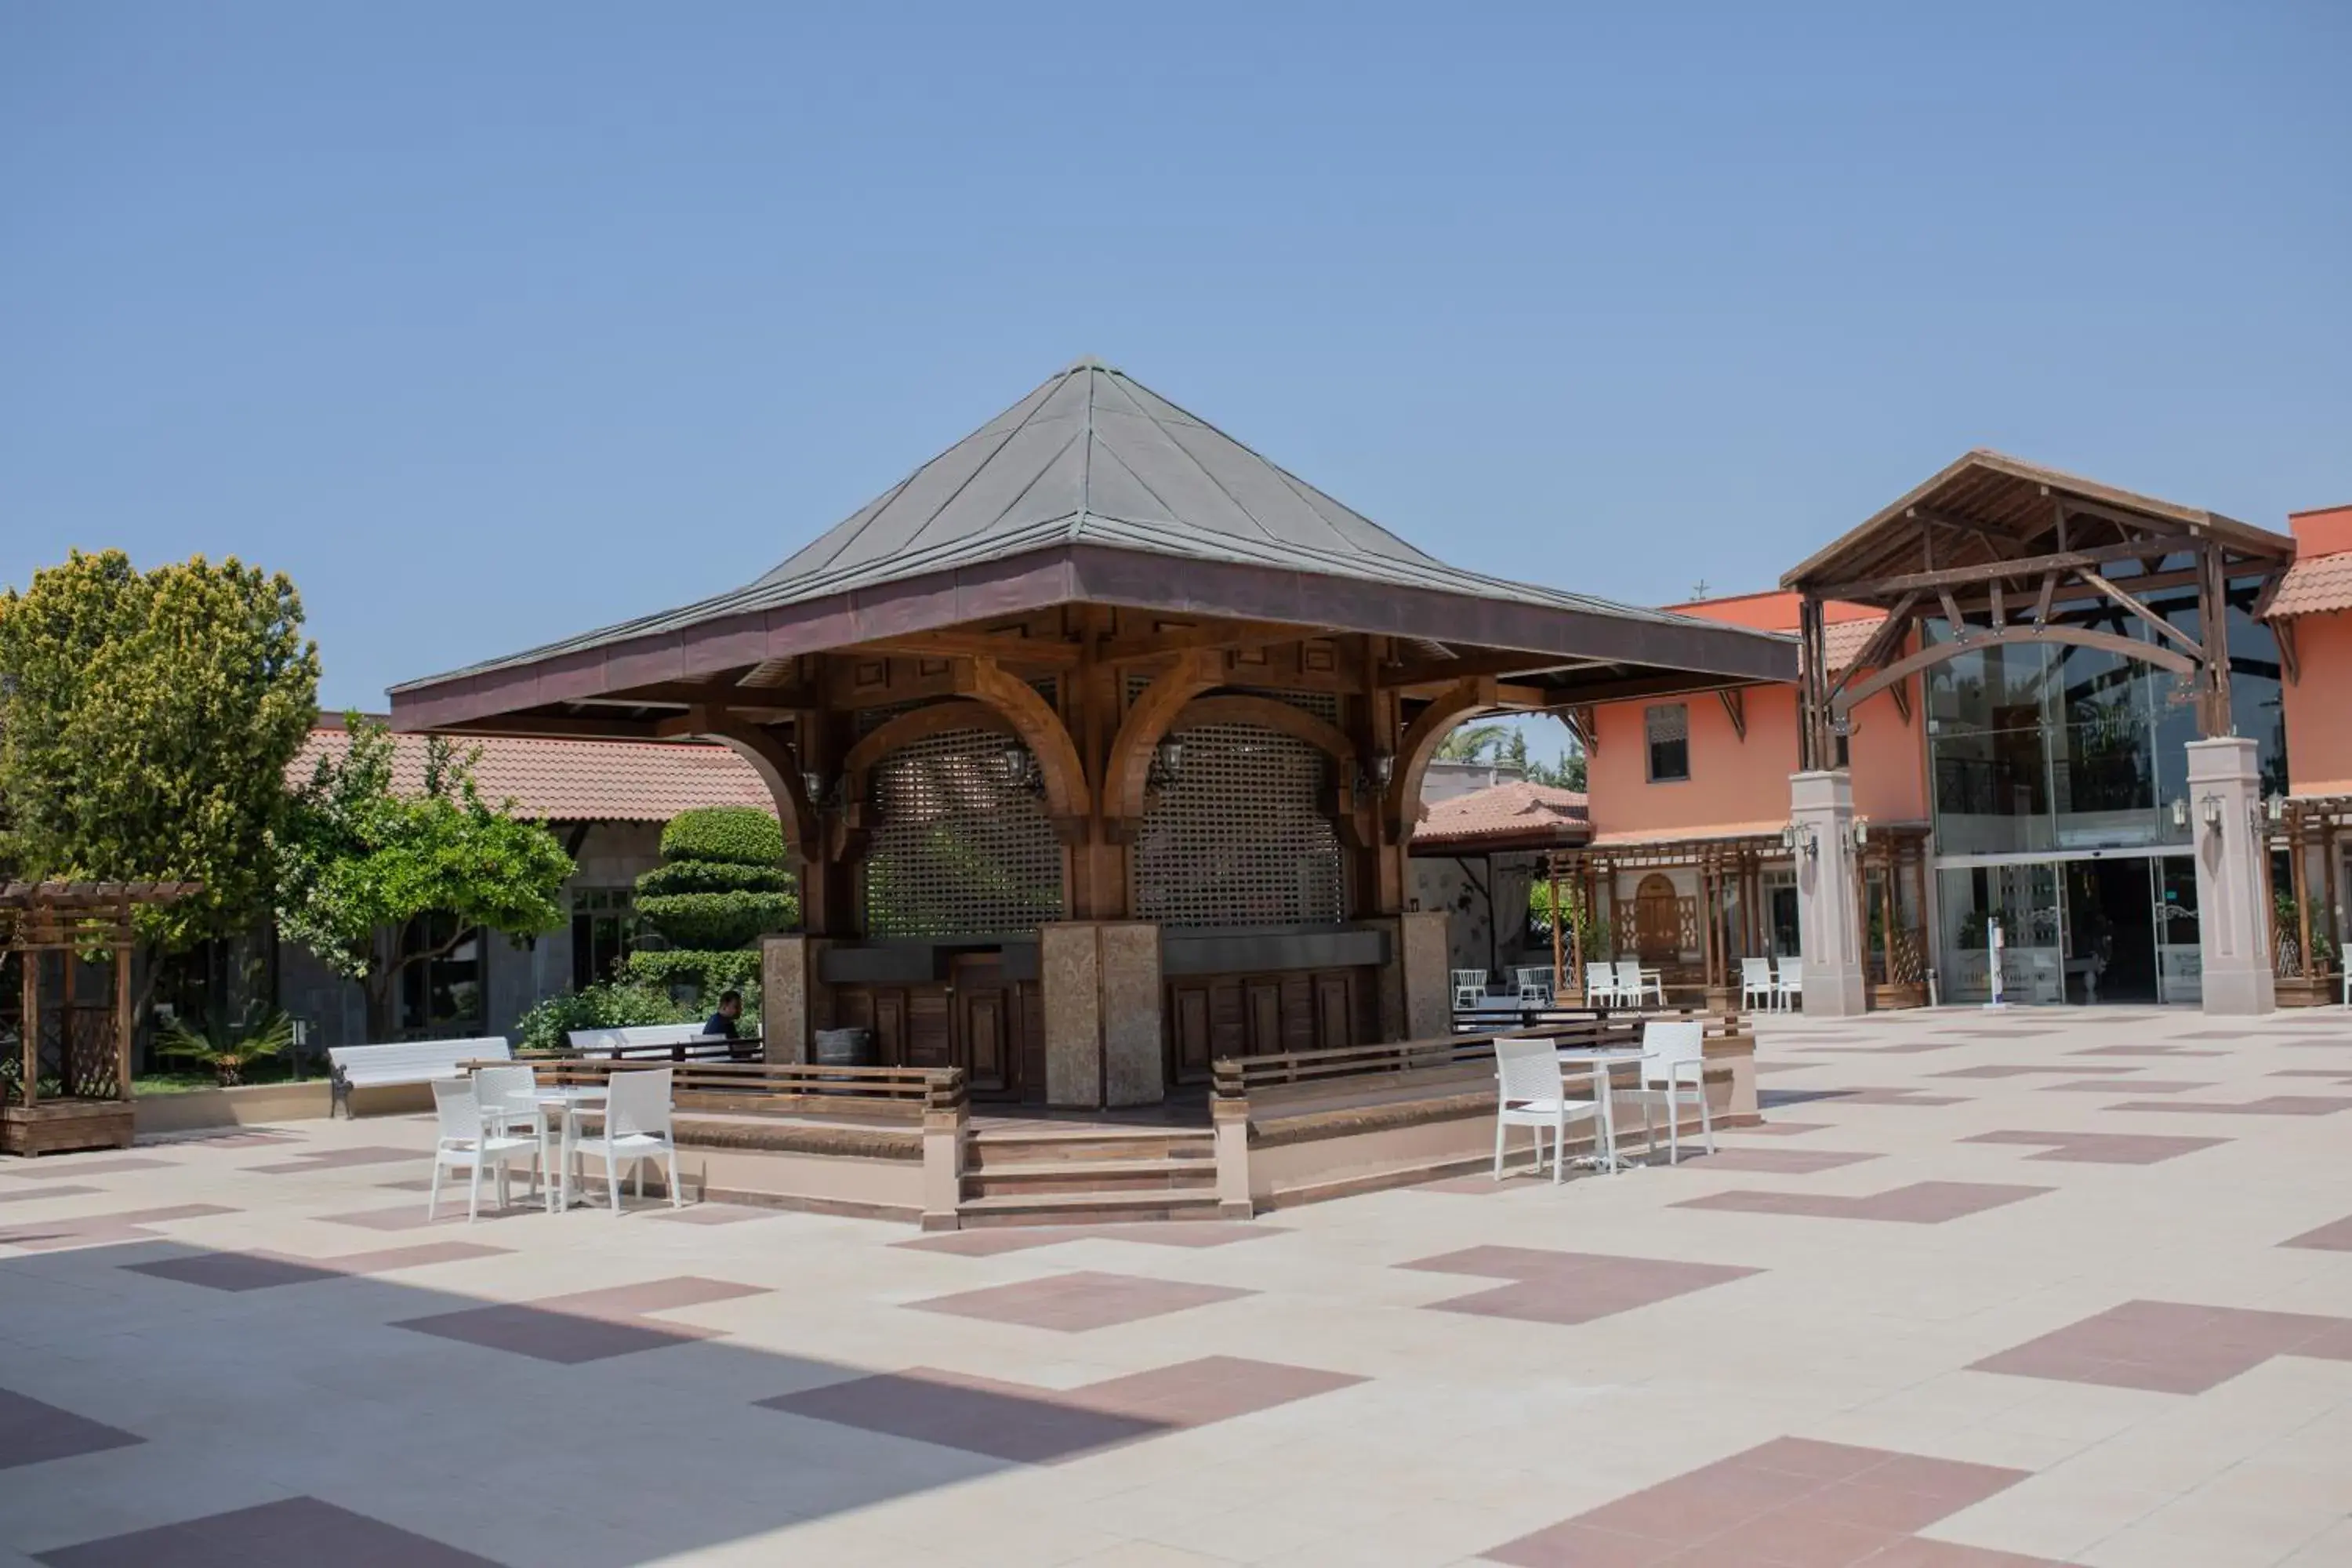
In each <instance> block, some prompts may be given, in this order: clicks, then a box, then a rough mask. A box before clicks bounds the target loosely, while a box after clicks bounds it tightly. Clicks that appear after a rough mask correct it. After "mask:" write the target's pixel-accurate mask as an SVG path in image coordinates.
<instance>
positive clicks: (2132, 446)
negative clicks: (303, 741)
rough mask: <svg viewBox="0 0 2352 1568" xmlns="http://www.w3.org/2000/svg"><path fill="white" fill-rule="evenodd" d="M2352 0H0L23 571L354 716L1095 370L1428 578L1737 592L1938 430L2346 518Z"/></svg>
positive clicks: (2233, 503)
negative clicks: (119, 583)
mask: <svg viewBox="0 0 2352 1568" xmlns="http://www.w3.org/2000/svg"><path fill="white" fill-rule="evenodd" d="M2347 72H2352V6H2347V5H2344V4H2341V3H2338V0H2315V3H2311V4H2302V5H2297V4H2254V3H2249V4H2243V5H2210V4H2208V5H2166V4H2154V3H2146V0H2143V3H2138V4H2123V5H2092V4H2066V5H2049V4H2039V5H1989V4H1970V5H1952V6H1948V7H1946V8H1944V9H1943V11H1942V13H1941V14H1940V15H1937V14H1933V13H1931V11H1930V10H1929V8H1927V7H1921V6H1909V5H1885V4H1884V3H1883V0H1882V3H1879V4H1873V5H1849V6H1808V5H1780V6H1763V5H1746V4H1742V5H1721V6H1702V5H1654V6H1650V5H1614V6H1606V7H1604V6H1598V5H1591V6H1586V5H1546V6H1530V7H1526V8H1523V9H1522V8H1512V7H1501V6H1452V7H1438V6H1422V7H1416V8H1413V9H1411V10H1388V9H1383V8H1375V7H1371V6H1368V5H1333V6H1328V7H1310V6H1307V5H1244V6H1231V7H1227V6H1219V5H1191V6H1183V7H1157V8H1152V9H1151V10H1150V13H1149V14H1145V11H1144V8H1141V7H1128V6H1116V5H1100V4H1088V5H1072V6H1067V7H1052V8H1035V7H1028V6H1023V5H1009V4H998V5H987V6H971V5H958V6H948V5H939V6H913V5H908V6H891V7H884V6H836V7H826V8H823V9H822V10H821V9H820V8H818V7H815V6H793V5H723V4H716V3H707V0H706V3H698V4H695V5H680V6H650V5H594V4H564V5H552V4H548V5H541V4H522V3H507V4H500V5H456V4H424V5H404V6H389V5H350V4H324V3H319V0H304V3H301V4H286V5H262V4H251V3H224V4H216V5H184V4H178V3H173V4H149V5H140V4H128V3H110V4H105V5H71V4H32V3H28V0H0V582H7V583H16V584H21V583H23V582H24V581H25V580H26V578H28V577H29V576H30V574H31V573H32V572H33V570H34V569H35V568H36V567H37V566H39V565H41V564H43V563H48V562H52V561H55V560H58V559H59V558H61V557H62V556H63V555H64V553H65V552H66V550H67V548H68V546H72V545H79V546H82V547H84V548H98V547H101V546H105V545H120V546H121V547H123V548H125V549H127V550H129V551H130V552H131V554H132V555H133V557H134V558H135V559H137V560H138V561H140V562H141V563H153V562H156V561H159V560H163V559H167V558H175V557H183V556H185V555H187V554H190V553H192V552H205V553H207V554H211V555H215V556H218V555H222V554H227V553H232V552H233V553H236V554H237V555H240V556H243V557H245V558H247V559H248V560H251V561H256V562H259V563H264V564H266V565H268V566H270V567H274V568H282V569H284V570H286V571H288V572H289V573H290V574H292V575H293V576H294V578H295V580H296V581H297V583H298V584H299V585H300V587H301V589H302V592H303V595H304V598H305V600H306V603H307V605H308V606H309V610H310V621H311V626H312V629H313V631H314V632H315V634H316V635H317V637H318V638H319V640H320V644H321V646H322V648H323V651H324V657H325V662H326V669H327V679H326V687H325V691H324V697H325V699H326V700H327V701H328V702H329V703H330V704H331V705H343V704H358V705H362V706H368V707H376V706H380V705H381V704H382V703H383V688H384V687H385V686H386V685H387V684H389V683H391V682H393V681H395V680H400V679H408V678H411V677H415V676H418V675H424V674H428V673H432V672H434V671H437V670H441V669H445V668H450V667H453V666H456V665H459V664H462V663H465V662H467V661H468V660H471V659H474V658H480V657H483V656H486V655H491V654H498V653H505V652H509V651H512V650H515V649H519V648H520V647H526V646H529V645H531V644H534V643H537V642H540V641H542V640H545V639H548V638H551V637H557V636H561V635H563V634H566V633H570V632H574V631H578V630H581V629H583V628H586V627H588V626H595V625H601V624H604V623H605V622H608V621H612V620H615V619H618V618H621V617H623V616H629V615H633V614H636V613H638V612H642V611H646V610H651V609H656V608H659V607H663V606H666V605H671V604H673V603H677V602H680V601H683V600H687V599H689V598H693V597H696V596H698V595H702V594H705V593H709V592H713V591H716V590H719V589H722V588H726V587H730V586H732V585H734V584H737V583H738V582H740V581H741V580H743V579H745V578H748V577H750V576H751V575H753V574H756V573H758V572H759V571H761V570H763V569H764V568H766V567H767V566H769V565H771V564H772V563H774V562H776V561H778V560H780V559H782V557H783V556H784V555H786V554H787V553H789V552H791V551H792V550H793V549H794V548H795V547H797V546H798V545H799V544H801V543H802V542H805V541H806V540H807V539H809V538H810V537H811V536H813V535H814V534H815V533H816V532H818V531H821V530H823V529H824V528H825V527H827V526H829V525H830V524H831V523H833V522H834V521H837V520H838V519H839V518H840V517H842V516H843V515H845V514H846V513H847V512H849V511H850V510H854V509H855V508H856V507H857V506H859V505H860V504H862V503H863V502H864V501H866V500H867V499H868V498H870V497H871V496H873V495H875V494H876V493H877V492H879V491H880V490H882V489H885V488H886V487H887V486H888V485H889V484H891V483H892V482H893V481H895V480H896V479H898V478H899V477H900V476H901V475H902V474H903V473H904V472H905V471H906V470H907V469H908V468H911V467H913V466H914V465H915V464H916V463H918V462H919V461H920V460H922V459H923V458H927V457H929V455H930V454H931V453H932V452H934V451H935V450H937V449H938V448H939V447H941V446H944V445H945V444H947V443H948V442H950V441H952V440H954V439H955V438H957V437H961V435H963V434H964V433H965V432H966V431H967V430H969V429H971V427H972V426H975V425H977V424H978V423H980V422H981V421H982V420H984V419H986V418H987V417H989V416H991V415H992V414H994V413H995V412H997V411H998V410H999V409H1000V408H1001V407H1003V405H1006V404H1008V403H1010V402H1012V401H1013V399H1014V398H1015V397H1017V396H1018V395H1021V394H1022V393H1023V392H1024V391H1026V390H1027V389H1028V388H1029V387H1031V386H1032V385H1034V384H1035V383H1037V382H1038V381H1040V380H1042V379H1043V378H1044V377H1045V375H1047V374H1050V373H1051V372H1052V371H1054V370H1055V368H1056V367H1058V366H1059V365H1061V364H1062V363H1065V362H1066V361H1068V360H1069V359H1071V358H1073V357H1075V356H1076V355H1078V354H1080V353H1096V354H1099V355H1102V356H1103V357H1105V358H1107V359H1108V360H1110V361H1112V362H1113V363H1118V364H1120V365H1122V366H1123V367H1125V368H1126V369H1127V370H1128V371H1129V372H1130V373H1131V374H1135V375H1137V376H1138V377H1139V378H1140V379H1141V380H1143V381H1145V382H1146V383H1148V384H1150V385H1152V386H1153V387H1155V388H1157V389H1159V390H1160V392H1162V393H1163V394H1165V395H1168V396H1171V397H1172V398H1174V399H1175V400H1177V401H1178V402H1180V403H1181V404H1184V405H1187V406H1189V407H1191V408H1192V409H1193V410H1194V411H1195V412H1197V413H1199V414H1201V415H1202V416H1205V417H1207V418H1210V419H1212V420H1213V421H1215V422H1217V423H1218V424H1220V425H1222V426H1224V427H1225V428H1226V429H1228V430H1229V431H1231V432H1232V433H1234V435H1236V436H1237V437H1240V438H1242V439H1244V440H1245V441H1248V442H1250V443H1251V444H1252V445H1254V446H1255V447H1258V448H1259V449H1260V450H1262V451H1264V452H1265V453H1266V454H1267V455H1269V456H1270V457H1272V458H1275V459H1276V461H1278V462H1280V463H1283V464H1284V465H1286V466H1287V467H1289V468H1293V469H1295V470H1297V472H1298V473H1300V474H1302V475H1303V476H1305V477H1306V478H1307V479H1311V480H1313V481H1314V482H1316V483H1317V484H1319V485H1321V486H1323V487H1324V488H1325V489H1329V490H1331V491H1333V492H1334V493H1336V494H1337V495H1339V496H1340V497H1342V498H1343V499H1345V500H1348V501H1349V502H1350V503H1351V504H1353V505H1354V506H1356V507H1358V508H1360V509H1361V510H1364V511H1366V512H1368V513H1369V514H1370V515H1371V516H1372V517H1374V518H1376V519H1378V520H1380V521H1382V522H1384V523H1386V524H1387V525H1388V526H1390V527H1391V528H1393V529H1395V530H1396V531H1399V532H1401V533H1402V534H1404V535H1405V536H1406V537H1408V538H1410V539H1412V540H1413V541H1415V542H1418V543H1420V544H1421V545H1423V547H1425V548H1428V549H1430V550H1433V551H1434V552H1437V553H1439V554H1442V555H1444V556H1445V557H1447V558H1449V559H1451V560H1454V561H1455V562H1458V563H1462V564H1465V565H1468V566H1472V567H1475V568H1478V569H1481V570H1484V571H1488V572H1493V573H1498V574H1507V575H1512V576H1517V577H1525V578H1529V579H1533V580H1535V581H1538V582H1544V583H1549V584H1558V585H1561V586H1566V587H1573V588H1577V589H1580V590H1585V591H1590V592H1595V593H1600V594H1605V595H1612V596H1616V597H1620V598H1626V599H1633V600H1646V601H1659V600H1668V599H1674V598H1678V597H1681V596H1683V595H1685V593H1686V592H1687V591H1688V589H1689V588H1690V587H1691V586H1692V584H1694V582H1695V581H1696V580H1698V579H1700V578H1704V579H1705V580H1706V582H1707V583H1708V584H1711V585H1712V587H1713V588H1714V589H1715V590H1716V591H1717V592H1727V591H1733V590H1738V589H1744V588H1750V587H1760V586H1764V585H1766V584H1769V583H1770V582H1771V581H1772V580H1773V579H1774V578H1775V577H1776V576H1777V575H1778V574H1779V573H1780V571H1781V570H1783V569H1784V568H1785V567H1787V566H1789V565H1790V564H1791V563H1794V562H1795V561H1796V560H1798V559H1800V558H1801V556H1802V555H1804V554H1805V553H1807V552H1809V551H1810V550H1811V548H1812V547H1814V546H1815V545H1816V544H1818V543H1819V542H1822V541H1823V540H1825V539H1827V538H1828V537H1830V536H1831V535H1832V533H1834V532H1836V531H1840V530H1842V529H1843V528H1845V527H1847V526H1849V525H1851V524H1852V523H1853V522H1855V521H1859V520H1860V519H1861V518H1862V517H1864V516H1865V515H1867V514H1868V513H1869V512H1870V511H1872V510H1874V509H1875V508H1877V507H1878V506H1880V505H1882V504H1883V503H1884V502H1885V501H1886V500H1891V499H1893V497H1894V496H1895V495H1896V494H1898V493H1900V492H1901V491H1902V490H1904V489H1906V488H1907V487H1909V486H1910V485H1911V484H1913V483H1915V482H1916V481H1917V480H1918V479H1922V478H1924V477H1926V476H1927V474H1928V473H1929V472H1931V471H1933V470H1934V469H1935V468H1937V467H1939V466H1940V465H1942V464H1943V463H1945V462H1947V461H1948V460H1950V459H1951V458H1954V457H1956V456H1958V454H1959V453H1960V452H1961V451H1962V450H1964V449H1965V448H1967V447H1971V446H1976V445H1990V446H1996V447H2002V448H2005V449H2007V450H2010V451H2012V452H2015V453H2018V454H2019V455H2021V456H2024V457H2028V458H2033V459H2035V460H2038V461H2042V462H2048V463H2052V464H2055V465H2058V466H2060V467H2064V468H2075V469H2079V470H2082V471H2084V472H2087V473H2090V474H2093V475H2095V476H2097V477H2099V478H2102V479H2107V480H2109V481H2111V482H2114V483H2117V484H2121V485H2125V486H2128V487H2131V488H2135V489H2145V490H2148V491H2151V492H2153V493H2156V494H2158V495H2162V496H2167V497H2170V498H2174V499H2178V500H2184V501H2188V502H2190V503H2193V504H2199V505H2204V506H2210V507H2212V508H2214V509H2216V510H2222V511H2227V512H2230V513H2231V514H2233V515H2235V516H2238V517H2241V518H2244V519H2246V520H2248V521H2254V522H2261V523H2266V524H2271V525H2273V526H2277V525H2278V524H2279V523H2280V521H2281V517H2282V514H2283V513H2284V512H2285V511H2286V510H2294V509H2301V508H2305V507H2313V506H2321V505H2327V504H2332V503H2336V502H2342V501H2347V500H2352V92H2347V89H2346V81H2347Z"/></svg>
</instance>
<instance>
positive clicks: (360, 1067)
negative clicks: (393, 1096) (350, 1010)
mask: <svg viewBox="0 0 2352 1568" xmlns="http://www.w3.org/2000/svg"><path fill="white" fill-rule="evenodd" d="M513 1058H514V1047H511V1046H509V1045H508V1044H507V1038H506V1037H505V1036H504V1035H482V1036H478V1037H474V1038H471V1039H464V1040H402V1041H399V1042H397V1043H395V1044H393V1045H389V1046H330V1047H327V1065H328V1067H329V1068H331V1070H332V1072H333V1074H334V1077H333V1079H332V1081H331V1083H330V1084H329V1086H328V1094H329V1097H330V1098H329V1100H328V1104H327V1114H328V1115H329V1116H332V1115H334V1113H335V1107H336V1106H338V1105H340V1106H341V1107H342V1108H343V1115H344V1117H345V1118H346V1119H348V1118H349V1117H350V1116H351V1113H352V1090H353V1089H376V1088H381V1087H384V1086H387V1085H391V1084H410V1083H431V1082H433V1081H434V1080H435V1079H445V1078H462V1077H464V1076H465V1071H466V1066H467V1063H469V1062H503V1061H511V1060H512V1059H513Z"/></svg>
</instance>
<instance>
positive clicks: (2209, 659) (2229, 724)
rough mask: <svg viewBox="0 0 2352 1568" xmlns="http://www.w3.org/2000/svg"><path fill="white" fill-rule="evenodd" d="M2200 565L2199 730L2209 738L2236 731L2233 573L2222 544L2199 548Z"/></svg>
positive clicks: (2198, 623)
mask: <svg viewBox="0 0 2352 1568" xmlns="http://www.w3.org/2000/svg"><path fill="white" fill-rule="evenodd" d="M2197 568H2198V569H2197V629H2198V630H2199V631H2200V632H2201V633H2202V634H2203V635H2204V642H2205V671H2204V673H2205V679H2204V680H2203V681H2202V682H2201V683H2200V685H2201V687H2202V690H2201V691H2200V697H2201V698H2202V700H2200V702H2199V703H2198V706H2197V720H2198V734H2199V736H2200V738H2201V739H2204V740H2209V741H2210V740H2212V739H2214V738H2216V737H2218V736H2222V735H2229V734H2234V733H2235V732H2236V731H2235V728H2234V721H2232V719H2231V712H2230V577H2229V568H2228V566H2227V565H2226V564H2225V563H2224V561H2223V558H2222V553H2221V549H2220V547H2219V546H2210V547H2208V548H2207V549H2205V550H2204V551H2202V552H2200V553H2199V555H2198V558H2197Z"/></svg>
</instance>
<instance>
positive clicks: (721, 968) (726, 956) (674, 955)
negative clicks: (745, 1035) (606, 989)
mask: <svg viewBox="0 0 2352 1568" xmlns="http://www.w3.org/2000/svg"><path fill="white" fill-rule="evenodd" d="M621 973H623V974H624V975H625V976H626V977H627V978H628V979H629V980H630V981H631V982H633V983H634V984H640V985H650V986H656V987H658V988H660V989H662V990H663V991H665V992H667V990H668V989H669V988H671V987H672V986H677V985H691V986H693V987H694V988H695V989H696V990H697V991H698V993H699V994H702V995H704V996H717V995H718V994H719V993H720V992H722V991H740V992H741V993H742V994H743V1005H744V1007H745V1008H746V1009H749V1008H750V1007H751V1006H752V1005H755V1003H756V1001H757V998H758V996H759V992H760V952H759V949H757V948H750V947H746V948H737V949H734V950H733V951H731V952H696V951H694V950H693V949H691V948H666V949H663V950H661V951H659V952H653V951H648V950H644V949H640V950H639V951H637V952H632V953H630V954H628V955H627V956H625V957H624V958H623V959H622V960H621Z"/></svg>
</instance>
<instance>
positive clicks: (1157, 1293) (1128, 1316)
mask: <svg viewBox="0 0 2352 1568" xmlns="http://www.w3.org/2000/svg"><path fill="white" fill-rule="evenodd" d="M1256 1293H1257V1292H1255V1291H1254V1290H1235V1289H1228V1288H1227V1287H1225V1286H1223V1285H1189V1284H1185V1283H1183V1282H1182V1281H1181V1280H1174V1279H1144V1278H1142V1277H1141V1276H1139V1275H1133V1274H1101V1273H1095V1272H1091V1271H1086V1270H1081V1271H1079V1272H1076V1273H1072V1274H1056V1275H1053V1276H1051V1277H1049V1278H1047V1279H1024V1280H1023V1281H1022V1282H1020V1283H1019V1284H1016V1285H997V1286H992V1287H991V1288H990V1289H985V1290H965V1291H961V1292H960V1293H958V1294H956V1295H953V1296H934V1297H932V1298H931V1299H930V1300H928V1301H909V1302H908V1303H907V1305H908V1306H910V1307H913V1308H915V1309H916V1310H919V1311H925V1312H949V1313H952V1314H954V1315H955V1316H957V1317H960V1318H978V1319H981V1320H982V1321H987V1322H992V1323H1020V1324H1023V1325H1025V1326H1026V1327H1029V1328H1033V1329H1053V1330H1056V1331H1060V1332H1062V1333H1070V1334H1079V1333H1086V1332H1088V1331H1091V1330H1095V1329H1107V1328H1112V1327H1116V1326H1117V1325H1118V1324H1121V1323H1135V1322H1140V1321H1143V1320H1144V1319H1146V1318H1159V1317H1165V1316H1166V1315H1167V1314H1169V1313H1171V1312H1181V1311H1186V1310H1190V1309H1192V1308H1194V1307H1205V1306H1209V1305H1212V1304H1213V1303H1215V1302H1218V1301H1231V1300H1235V1299H1237V1298H1239V1297H1243V1296H1254V1295H1255V1294H1256Z"/></svg>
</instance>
